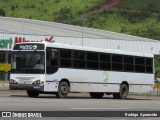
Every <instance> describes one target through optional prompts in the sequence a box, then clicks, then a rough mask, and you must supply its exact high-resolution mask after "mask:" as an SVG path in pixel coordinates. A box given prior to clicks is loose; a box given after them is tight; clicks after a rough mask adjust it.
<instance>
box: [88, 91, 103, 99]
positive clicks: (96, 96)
mask: <svg viewBox="0 0 160 120" xmlns="http://www.w3.org/2000/svg"><path fill="white" fill-rule="evenodd" d="M103 95H104V93H96V92H90V96H91V98H98V99H100V98H102V97H103Z"/></svg>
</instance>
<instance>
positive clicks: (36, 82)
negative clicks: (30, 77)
mask: <svg viewBox="0 0 160 120" xmlns="http://www.w3.org/2000/svg"><path fill="white" fill-rule="evenodd" d="M32 84H34V85H43V84H44V81H41V80H37V81H34V82H33V83H32Z"/></svg>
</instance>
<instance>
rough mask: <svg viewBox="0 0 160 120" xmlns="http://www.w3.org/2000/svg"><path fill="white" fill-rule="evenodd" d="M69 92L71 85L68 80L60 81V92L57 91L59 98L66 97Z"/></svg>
mask: <svg viewBox="0 0 160 120" xmlns="http://www.w3.org/2000/svg"><path fill="white" fill-rule="evenodd" d="M68 93H69V85H68V83H67V82H60V84H59V86H58V92H57V93H56V97H57V98H66V97H67V96H68Z"/></svg>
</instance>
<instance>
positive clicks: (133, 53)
mask: <svg viewBox="0 0 160 120" xmlns="http://www.w3.org/2000/svg"><path fill="white" fill-rule="evenodd" d="M18 44H44V45H45V47H55V48H65V49H74V50H84V51H91V52H103V53H114V54H123V55H131V56H143V57H153V54H146V53H137V52H129V51H121V50H114V49H103V48H93V47H86V46H76V45H70V44H61V43H49V42H24V43H18Z"/></svg>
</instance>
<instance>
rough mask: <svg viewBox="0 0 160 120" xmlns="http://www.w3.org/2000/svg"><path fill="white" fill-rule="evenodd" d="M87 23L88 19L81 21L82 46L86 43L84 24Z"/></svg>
mask: <svg viewBox="0 0 160 120" xmlns="http://www.w3.org/2000/svg"><path fill="white" fill-rule="evenodd" d="M86 21H87V19H84V18H83V19H81V22H82V46H83V45H84V41H83V34H84V24H85V22H86Z"/></svg>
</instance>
